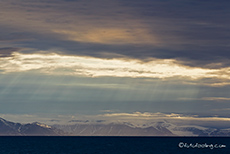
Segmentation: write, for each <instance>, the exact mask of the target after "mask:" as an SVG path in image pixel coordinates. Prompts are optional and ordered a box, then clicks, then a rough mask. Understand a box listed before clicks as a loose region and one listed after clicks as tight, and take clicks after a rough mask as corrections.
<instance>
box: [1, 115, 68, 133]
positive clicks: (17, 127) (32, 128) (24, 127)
mask: <svg viewBox="0 0 230 154" xmlns="http://www.w3.org/2000/svg"><path fill="white" fill-rule="evenodd" d="M63 134H64V132H63V131H62V130H59V129H57V128H54V127H51V126H48V125H46V124H41V123H38V122H34V123H29V124H20V123H14V122H10V121H7V120H5V119H2V118H0V135H1V136H3V135H17V136H24V135H25V136H27V135H28V136H57V135H63Z"/></svg>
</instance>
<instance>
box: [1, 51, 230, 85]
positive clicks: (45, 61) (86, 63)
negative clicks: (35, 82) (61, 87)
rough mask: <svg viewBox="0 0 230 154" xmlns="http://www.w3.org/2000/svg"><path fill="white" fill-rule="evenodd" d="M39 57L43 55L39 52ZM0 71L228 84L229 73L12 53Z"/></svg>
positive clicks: (165, 63)
mask: <svg viewBox="0 0 230 154" xmlns="http://www.w3.org/2000/svg"><path fill="white" fill-rule="evenodd" d="M41 53H42V51H41ZM0 63H1V65H0V66H1V67H0V68H1V69H2V70H3V71H4V72H5V73H9V72H28V71H35V72H38V73H44V74H49V75H55V74H56V75H60V74H61V75H71V76H72V75H76V76H87V77H103V76H110V77H131V78H143V77H144V78H162V79H163V78H173V77H176V78H180V77H181V78H189V79H192V80H195V79H202V78H217V79H218V78H220V79H227V80H229V72H230V71H229V70H230V68H225V69H221V70H218V69H202V68H191V67H187V66H183V65H180V64H177V61H176V60H172V59H164V60H162V59H152V60H151V61H149V62H144V63H143V62H141V61H138V60H134V59H100V58H93V57H83V56H65V55H58V54H54V53H53V54H22V53H18V52H14V53H12V57H3V58H1V62H0Z"/></svg>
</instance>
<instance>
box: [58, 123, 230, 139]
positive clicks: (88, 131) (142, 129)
mask: <svg viewBox="0 0 230 154" xmlns="http://www.w3.org/2000/svg"><path fill="white" fill-rule="evenodd" d="M54 127H56V128H58V129H61V130H63V131H65V132H68V133H69V134H70V135H75V136H230V129H216V128H207V127H202V126H196V125H176V124H173V123H170V122H168V121H166V120H163V121H158V122H152V123H148V124H143V125H135V124H132V123H129V122H122V123H109V124H108V123H104V124H103V123H76V124H74V125H54Z"/></svg>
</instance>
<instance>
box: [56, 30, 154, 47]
mask: <svg viewBox="0 0 230 154" xmlns="http://www.w3.org/2000/svg"><path fill="white" fill-rule="evenodd" d="M54 32H55V33H58V34H62V35H64V36H65V37H66V38H67V39H69V40H73V41H77V42H88V43H100V44H127V43H128V44H157V40H156V38H154V37H153V36H152V35H150V34H149V33H148V31H147V30H145V29H140V28H134V29H132V28H131V29H128V28H127V29H126V28H125V27H124V28H106V27H104V28H99V27H98V28H92V27H91V28H88V29H86V30H84V29H83V31H82V30H75V31H74V30H54Z"/></svg>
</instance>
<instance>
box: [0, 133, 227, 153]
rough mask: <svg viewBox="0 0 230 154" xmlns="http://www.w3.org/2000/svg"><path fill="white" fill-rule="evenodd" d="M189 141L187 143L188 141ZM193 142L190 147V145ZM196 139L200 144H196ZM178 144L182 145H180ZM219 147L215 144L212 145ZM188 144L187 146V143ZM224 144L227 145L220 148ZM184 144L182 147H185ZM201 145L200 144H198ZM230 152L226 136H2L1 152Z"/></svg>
mask: <svg viewBox="0 0 230 154" xmlns="http://www.w3.org/2000/svg"><path fill="white" fill-rule="evenodd" d="M186 143H187V144H186ZM190 143H191V144H192V145H191V146H193V147H191V146H189V147H188V145H190ZM196 143H198V144H197V146H196V145H195V144H196ZM179 144H180V146H181V147H179ZM215 144H216V146H218V147H212V145H213V146H214V145H215ZM186 145H187V147H185V146H186ZM222 145H225V146H226V147H222V148H220V146H222ZM182 146H183V147H182ZM198 146H199V147H198ZM202 146H203V147H202ZM152 153H153V154H170V153H171V154H176V153H185V154H187V153H196V154H197V153H204V154H205V153H206V154H210V153H219V154H224V153H226V154H227V153H230V138H227V137H218V138H217V137H199V138H198V137H15V136H11V137H0V154H152Z"/></svg>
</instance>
